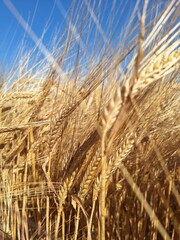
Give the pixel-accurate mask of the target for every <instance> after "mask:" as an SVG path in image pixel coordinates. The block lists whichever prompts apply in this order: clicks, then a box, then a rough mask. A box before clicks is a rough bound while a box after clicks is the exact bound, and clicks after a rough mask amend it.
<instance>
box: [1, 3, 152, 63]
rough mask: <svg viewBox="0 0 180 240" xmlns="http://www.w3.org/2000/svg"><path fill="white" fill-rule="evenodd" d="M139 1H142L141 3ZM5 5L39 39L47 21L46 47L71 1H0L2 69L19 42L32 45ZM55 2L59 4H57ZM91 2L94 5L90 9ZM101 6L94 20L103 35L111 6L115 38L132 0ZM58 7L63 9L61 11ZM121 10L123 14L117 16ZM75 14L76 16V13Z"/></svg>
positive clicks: (132, 6) (123, 24)
mask: <svg viewBox="0 0 180 240" xmlns="http://www.w3.org/2000/svg"><path fill="white" fill-rule="evenodd" d="M140 1H141V2H142V0H140ZM7 2H11V3H12V4H13V5H14V7H15V8H16V10H17V11H18V12H19V13H20V14H21V16H22V17H23V18H24V20H25V21H26V22H27V23H28V24H29V25H30V26H31V29H32V30H33V31H34V33H35V34H36V35H37V36H38V37H39V38H40V37H41V35H42V33H43V30H44V29H45V27H46V24H47V22H48V28H47V30H46V34H45V36H44V37H43V44H44V45H45V46H46V47H47V48H48V44H50V41H51V40H52V38H53V35H54V34H55V33H54V31H55V29H56V27H57V26H61V27H62V26H64V25H65V22H66V20H67V19H65V18H64V16H63V14H64V13H65V12H68V10H69V9H70V6H71V2H72V0H0V65H1V66H3V65H4V66H5V67H6V66H7V65H8V64H10V62H11V60H12V61H13V59H14V57H15V55H16V54H17V50H18V47H19V45H20V43H21V41H22V40H23V41H24V42H26V44H27V46H29V47H32V46H33V44H34V43H33V41H32V40H31V38H30V37H29V36H28V35H27V33H26V32H25V31H24V29H23V28H22V26H21V24H20V23H19V21H18V20H17V19H16V18H15V16H14V14H12V12H10V10H9V9H8V7H7V6H6V4H5V3H7ZM79 2H82V1H81V0H76V1H75V5H78V4H79ZM84 2H86V3H87V2H89V3H90V4H91V7H92V8H93V9H95V8H96V6H97V5H98V3H99V2H100V1H99V0H90V1H89V0H84ZM150 2H151V1H150ZM57 3H59V5H58V4H57ZM94 3H95V5H94V7H93V4H94ZM101 3H102V4H101V5H102V6H101V7H100V8H99V9H100V10H102V12H103V19H101V20H100V18H101V17H99V16H97V15H96V14H95V17H97V19H99V20H100V27H101V28H102V29H101V30H102V31H103V32H106V30H107V29H106V28H107V27H108V24H107V23H108V22H109V21H110V20H111V18H109V16H110V10H111V9H112V6H113V4H114V8H113V11H114V13H115V12H116V17H115V18H114V22H113V26H114V27H115V28H116V29H111V30H112V33H113V31H114V30H115V34H114V36H113V38H114V39H115V37H117V35H118V34H119V32H121V30H122V29H123V28H124V27H125V26H126V21H128V18H130V14H131V12H132V11H133V8H134V6H135V3H136V0H128V1H126V0H102V1H101ZM60 6H61V7H63V10H62V8H61V7H60ZM121 11H122V12H123V14H121ZM118 13H119V14H118ZM111 14H112V13H111ZM76 15H78V14H77V13H76ZM111 17H112V15H111ZM118 21H119V23H118V24H117V26H115V25H116V24H115V23H117V22H118ZM96 27H97V25H96ZM87 30H88V29H87ZM90 40H91V39H90ZM92 41H93V36H92Z"/></svg>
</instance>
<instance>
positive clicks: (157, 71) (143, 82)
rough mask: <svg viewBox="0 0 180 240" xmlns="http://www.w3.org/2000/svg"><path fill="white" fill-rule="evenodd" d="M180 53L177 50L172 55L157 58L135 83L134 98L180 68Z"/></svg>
mask: <svg viewBox="0 0 180 240" xmlns="http://www.w3.org/2000/svg"><path fill="white" fill-rule="evenodd" d="M179 63H180V51H179V50H176V51H174V52H172V53H171V54H170V55H165V56H162V57H161V58H157V59H156V61H155V62H154V63H151V64H149V65H148V66H147V67H145V68H144V69H143V70H142V71H141V72H140V74H139V79H138V81H137V82H136V83H135V85H134V87H133V91H132V96H136V95H137V94H138V93H139V92H140V91H141V90H142V89H144V88H145V87H146V86H148V85H149V84H151V83H152V82H154V81H156V80H158V79H160V78H161V77H165V76H166V75H167V74H169V73H171V72H173V71H174V70H175V69H176V68H178V67H179Z"/></svg>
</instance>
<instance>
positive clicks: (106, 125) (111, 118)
mask: <svg viewBox="0 0 180 240" xmlns="http://www.w3.org/2000/svg"><path fill="white" fill-rule="evenodd" d="M121 104H122V98H121V88H118V89H117V90H116V92H115V94H114V97H113V98H112V99H111V100H110V102H109V104H108V105H107V106H106V107H105V109H104V111H103V114H102V118H101V122H100V125H99V128H98V133H99V135H100V136H102V135H103V134H106V133H107V131H108V130H109V129H110V128H111V127H112V125H113V123H114V122H115V120H116V117H117V115H118V113H119V109H120V107H121Z"/></svg>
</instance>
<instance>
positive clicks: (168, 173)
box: [0, 0, 180, 240]
mask: <svg viewBox="0 0 180 240" xmlns="http://www.w3.org/2000/svg"><path fill="white" fill-rule="evenodd" d="M137 2H138V1H137ZM157 2H158V1H157ZM160 2H161V4H160ZM158 4H159V5H156V7H155V6H154V8H152V9H148V2H147V1H145V3H144V4H143V5H142V8H141V9H140V5H138V9H139V10H138V9H134V15H133V14H132V15H131V19H129V20H128V24H129V25H126V28H123V30H122V29H121V35H119V36H118V38H117V39H116V40H118V43H117V44H115V45H114V47H112V46H111V43H110V42H109V38H108V37H106V34H105V33H103V32H102V28H101V26H100V22H99V21H98V16H97V15H96V14H94V12H93V8H92V7H91V6H90V4H89V3H88V2H85V1H84V3H82V4H81V6H78V7H79V9H81V11H79V12H78V11H77V8H76V7H75V6H73V8H74V10H75V15H76V23H75V25H72V21H73V16H74V15H73V14H72V15H71V16H70V17H69V18H68V19H71V20H69V22H68V27H67V29H66V30H65V33H67V34H64V35H62V36H61V39H60V40H58V44H57V45H56V47H55V50H54V51H52V53H51V54H50V53H49V52H48V51H47V49H46V48H45V47H42V46H41V47H40V50H41V52H43V53H44V54H45V55H46V57H47V58H46V57H45V60H42V59H41V60H40V61H39V62H37V64H36V65H37V68H36V70H32V71H30V70H31V69H30V70H29V69H28V63H27V62H28V60H29V58H30V57H29V55H28V54H26V55H25V57H24V58H23V59H21V60H22V61H21V64H19V65H18V66H19V67H17V69H18V75H16V74H15V73H14V72H13V71H15V70H13V71H12V72H11V73H10V74H9V75H10V76H9V77H8V76H7V78H6V79H5V81H4V82H3V83H2V84H1V90H0V91H1V92H0V239H13V240H16V239H17V240H23V239H24V240H29V239H46V240H48V239H52V240H57V239H62V240H63V239H64V240H65V239H67V240H68V239H73V240H77V239H88V240H90V239H91V240H93V239H102V240H103V239H113V240H114V239H119V240H120V239H127V240H129V239H140V240H141V239H142V240H145V239H148V240H155V239H166V240H170V239H173V240H177V239H179V237H180V196H179V190H180V185H179V183H180V182H179V177H180V148H179V146H180V125H179V124H180V114H179V110H178V109H180V86H179V79H178V74H179V60H180V51H179V49H178V48H179V43H180V41H179V38H178V37H179V33H180V32H179V27H180V23H179V21H178V16H179V15H178V14H179V11H180V6H179V5H180V4H179V1H174V0H172V1H169V2H168V1H159V2H158ZM100 5H101V1H100V2H99V5H98V6H97V7H99V6H100ZM83 7H84V8H83ZM136 7H137V6H136ZM82 8H83V9H86V11H85V10H84V12H83V11H82ZM72 12H73V11H72ZM80 12H81V14H80ZM137 12H138V13H139V20H138V21H137V22H136V23H134V21H135V20H134V19H135V18H134V17H135V16H136V13H137ZM155 12H156V14H154V13H155ZM88 14H89V17H88ZM153 14H154V15H153ZM16 15H17V14H16ZM90 18H91V19H92V20H91V22H90V20H89V19H90ZM85 20H86V21H85ZM82 22H83V24H84V26H85V27H84V26H81V24H80V23H82ZM93 23H94V26H96V29H95V35H96V34H100V35H101V37H102V42H100V43H99V45H98V41H99V38H98V37H97V40H98V41H97V42H96V43H97V44H95V45H94V46H93V48H94V52H93V53H92V54H91V55H90V52H89V50H87V49H86V47H87V44H86V40H87V38H83V37H82V36H83V34H84V35H85V36H87V35H88V38H90V35H91V33H93V31H94V30H93V29H94V28H93ZM111 24H112V23H111V21H110V19H109V28H108V29H111V27H112V25H111ZM75 26H76V27H75ZM78 27H79V28H78ZM79 29H80V30H81V31H80V30H79ZM87 29H88V31H90V30H92V32H91V33H89V32H88V33H87ZM78 32H79V33H78ZM28 33H29V34H30V35H31V31H28ZM33 36H34V35H33ZM33 36H32V37H33ZM91 37H92V36H91ZM64 39H65V40H64ZM91 42H92V39H91ZM103 44H104V45H103ZM75 46H76V48H74V47H75ZM103 46H105V47H103ZM74 49H75V50H74ZM82 49H83V51H82ZM85 50H86V51H85ZM32 52H33V51H32ZM95 52H96V53H97V55H96V54H95ZM48 54H49V55H48ZM93 54H94V55H93ZM33 56H34V55H33ZM74 56H75V57H74ZM21 58H22V57H21ZM87 58H88V59H89V61H87V60H86V59H87ZM49 59H50V60H49ZM46 60H49V62H48V64H45V61H46ZM73 61H74V62H73ZM22 62H23V63H22ZM34 65H35V62H34ZM33 67H35V66H33ZM13 74H14V75H13ZM12 76H14V78H16V79H15V80H13V81H12V83H11V84H9V82H11V79H10V77H12ZM16 76H17V77H16Z"/></svg>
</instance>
